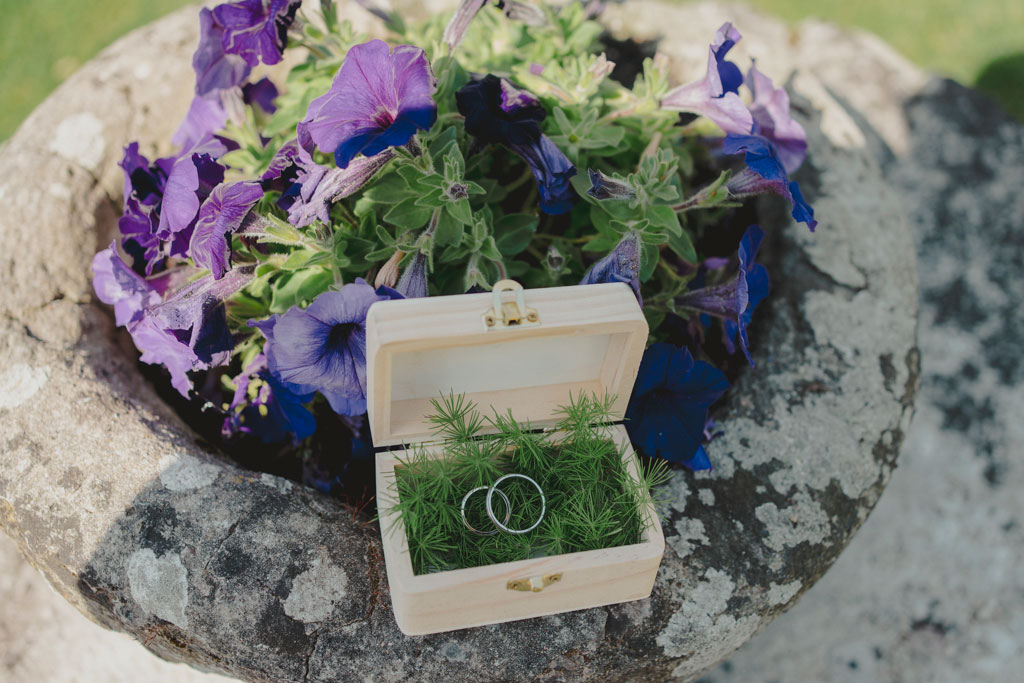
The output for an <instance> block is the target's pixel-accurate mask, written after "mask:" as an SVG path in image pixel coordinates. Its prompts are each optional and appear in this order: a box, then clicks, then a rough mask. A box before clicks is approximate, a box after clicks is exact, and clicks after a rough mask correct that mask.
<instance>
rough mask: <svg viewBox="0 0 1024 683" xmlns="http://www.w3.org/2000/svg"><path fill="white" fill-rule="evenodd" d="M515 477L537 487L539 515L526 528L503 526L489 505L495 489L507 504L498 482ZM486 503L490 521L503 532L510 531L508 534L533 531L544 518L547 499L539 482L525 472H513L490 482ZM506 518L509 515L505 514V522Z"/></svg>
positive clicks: (506, 498)
mask: <svg viewBox="0 0 1024 683" xmlns="http://www.w3.org/2000/svg"><path fill="white" fill-rule="evenodd" d="M516 477H518V478H519V479H525V480H526V481H528V482H530V483H531V484H533V485H534V486H536V487H537V491H538V492H539V493H540V517H538V518H537V521H536V522H534V523H533V524H532V525H530V526H529V527H528V528H526V529H509V528H508V527H507V526H505V525H504V524H502V523H501V522H499V521H498V518H497V517H495V516H494V509H493V508H492V507H491V499H492V498H493V497H494V493H495V492H496V491H497V493H498V494H499V495H500V496H501V497H502V498H504V499H505V504H506V505H508V497H507V496H506V495H505V494H504V493H502V492H501V491H500V490H499V489H498V484H500V483H501V482H503V481H505V480H506V479H513V478H516ZM486 504H487V516H488V517H490V518H491V521H492V522H494V526H496V527H498V528H499V529H501V530H502V531H505V532H507V533H510V534H525V533H526V532H528V531H533V530H534V529H536V528H537V527H538V526H539V525H540V523H541V522H542V521H543V520H544V514H545V513H546V512H547V510H548V505H547V501H546V500H545V498H544V489H542V488H541V487H540V484H538V483H537V482H535V481H534V480H533V479H530V478H529V477H528V476H526V475H525V474H515V473H513V474H506V475H505V476H503V477H499V478H498V481H496V482H494V483H493V484H491V488H489V489H488V490H487V501H486ZM508 520H509V517H508V516H506V517H505V521H506V522H507V521H508Z"/></svg>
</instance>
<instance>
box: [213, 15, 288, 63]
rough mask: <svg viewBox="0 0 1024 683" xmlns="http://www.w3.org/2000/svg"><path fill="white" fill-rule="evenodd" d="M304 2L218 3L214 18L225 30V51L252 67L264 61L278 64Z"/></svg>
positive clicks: (222, 39)
mask: <svg viewBox="0 0 1024 683" xmlns="http://www.w3.org/2000/svg"><path fill="white" fill-rule="evenodd" d="M301 4H302V0H242V1H241V2H231V3H225V4H223V5H218V6H217V7H215V8H214V9H213V18H214V19H215V21H216V23H217V24H218V25H219V26H220V27H222V29H223V34H222V37H221V45H222V47H223V48H224V52H226V53H227V54H229V55H238V56H240V57H241V58H242V59H244V60H245V63H246V64H248V65H249V66H251V67H252V66H256V65H257V64H259V63H260V61H261V60H262V62H263V63H264V64H277V63H278V62H280V61H281V53H282V52H284V48H285V45H286V44H287V42H288V41H287V38H288V28H289V27H290V26H291V25H292V22H293V21H294V20H295V13H296V12H297V11H298V10H299V5H301Z"/></svg>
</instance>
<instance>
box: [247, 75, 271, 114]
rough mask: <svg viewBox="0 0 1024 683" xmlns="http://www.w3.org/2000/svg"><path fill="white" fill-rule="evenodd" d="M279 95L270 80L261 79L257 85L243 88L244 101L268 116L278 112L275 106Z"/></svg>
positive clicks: (252, 84) (248, 85)
mask: <svg viewBox="0 0 1024 683" xmlns="http://www.w3.org/2000/svg"><path fill="white" fill-rule="evenodd" d="M277 95H278V92H277V86H276V85H274V82H273V81H272V80H270V79H269V78H261V79H260V80H258V81H256V82H255V83H246V84H245V85H243V86H242V101H243V102H245V103H246V104H249V105H256V106H257V107H259V108H260V109H262V110H263V111H265V112H266V113H267V114H273V113H274V112H275V111H277V105H275V104H274V100H276V99H277Z"/></svg>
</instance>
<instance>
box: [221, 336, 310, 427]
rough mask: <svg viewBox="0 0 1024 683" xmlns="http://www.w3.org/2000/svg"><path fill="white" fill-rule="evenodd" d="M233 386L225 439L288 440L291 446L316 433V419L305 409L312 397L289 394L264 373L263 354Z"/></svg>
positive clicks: (265, 365) (265, 359) (239, 376)
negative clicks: (245, 437)
mask: <svg viewBox="0 0 1024 683" xmlns="http://www.w3.org/2000/svg"><path fill="white" fill-rule="evenodd" d="M234 384H235V393H234V395H233V396H232V398H231V404H230V405H229V406H228V408H227V413H228V414H227V416H226V417H225V418H224V425H223V427H222V429H221V433H222V434H223V436H224V437H225V438H229V439H230V438H233V437H235V436H237V435H239V434H250V435H252V436H255V437H257V438H259V439H260V440H261V441H263V442H264V443H279V442H282V441H286V440H290V441H291V442H292V443H293V444H294V443H298V442H300V441H302V440H303V439H306V438H307V437H310V436H312V435H313V433H314V432H315V431H316V418H315V417H313V414H312V413H311V412H309V409H308V408H306V406H305V405H304V404H306V403H309V402H310V401H312V400H313V394H312V393H310V394H304V395H300V394H294V393H292V392H291V391H289V390H288V388H287V387H286V386H284V384H282V383H281V382H280V381H278V380H277V379H276V378H275V377H274V376H273V375H272V374H271V373H270V371H269V370H268V369H267V358H266V356H264V355H263V354H262V353H261V354H259V355H257V356H256V357H255V358H254V359H253V360H252V361H251V362H250V363H249V365H248V366H246V367H245V369H244V370H242V372H241V373H240V374H239V375H238V376H236V377H235V378H234Z"/></svg>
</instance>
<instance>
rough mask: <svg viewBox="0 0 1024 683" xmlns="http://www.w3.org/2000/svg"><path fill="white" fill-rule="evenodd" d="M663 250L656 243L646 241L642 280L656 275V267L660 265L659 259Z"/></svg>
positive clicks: (645, 280) (641, 270)
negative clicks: (659, 249)
mask: <svg viewBox="0 0 1024 683" xmlns="http://www.w3.org/2000/svg"><path fill="white" fill-rule="evenodd" d="M659 258H661V252H660V251H658V247H657V246H656V245H654V244H647V243H644V257H643V259H642V262H641V263H640V282H647V281H648V280H650V279H651V275H654V269H655V268H657V267H658V259H659Z"/></svg>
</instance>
